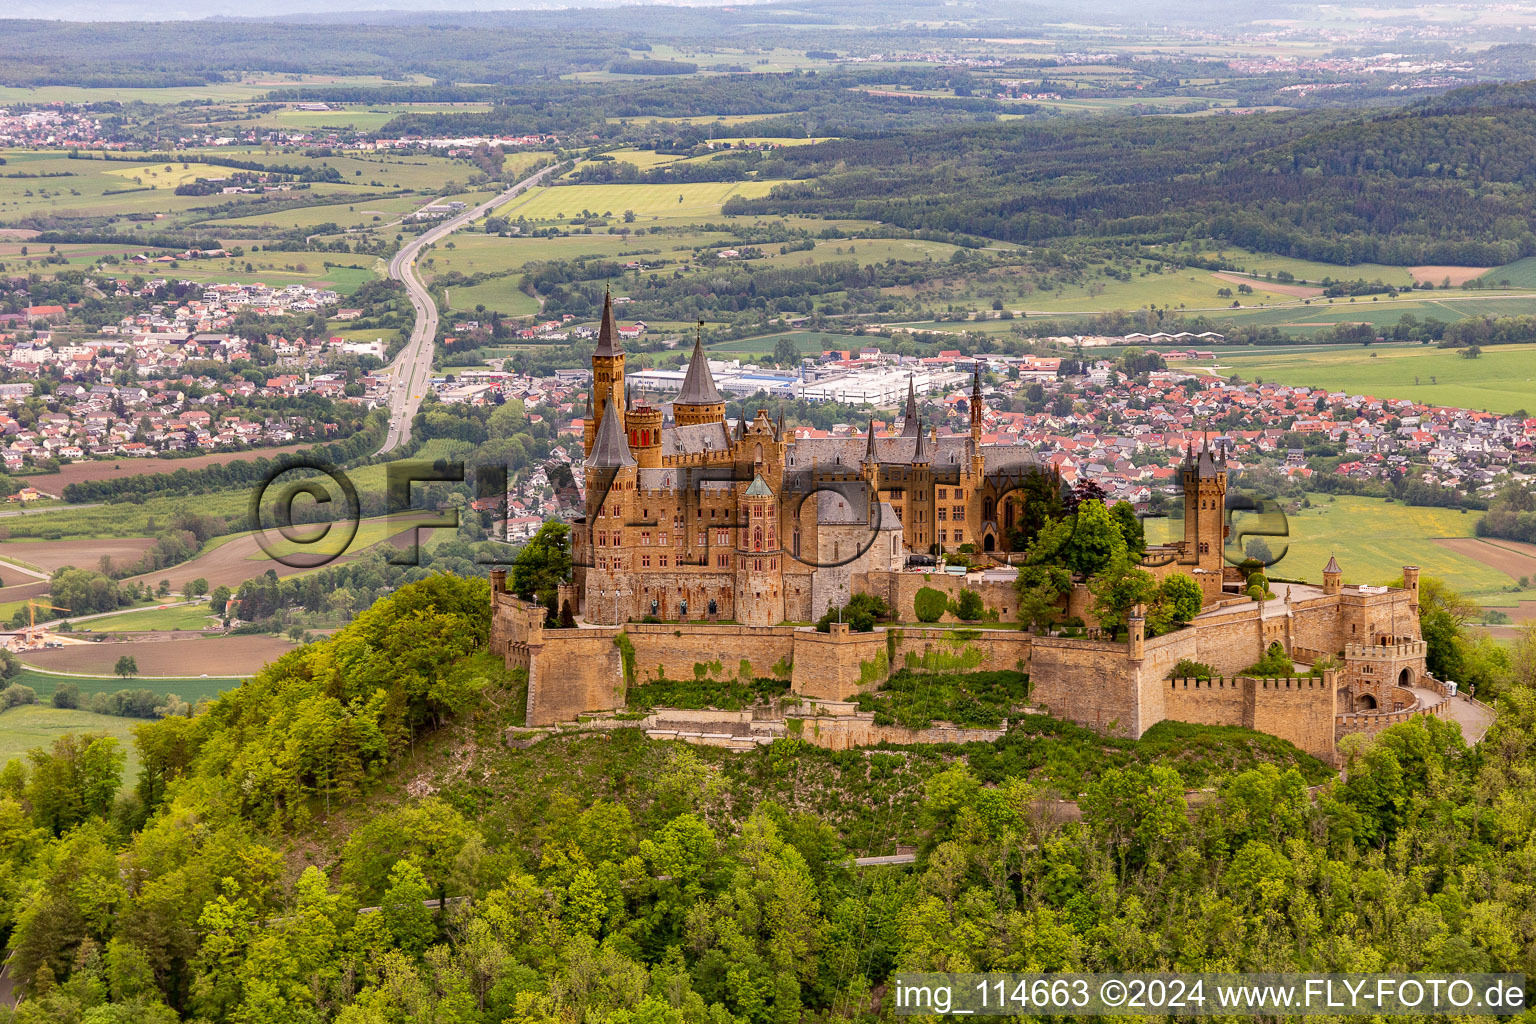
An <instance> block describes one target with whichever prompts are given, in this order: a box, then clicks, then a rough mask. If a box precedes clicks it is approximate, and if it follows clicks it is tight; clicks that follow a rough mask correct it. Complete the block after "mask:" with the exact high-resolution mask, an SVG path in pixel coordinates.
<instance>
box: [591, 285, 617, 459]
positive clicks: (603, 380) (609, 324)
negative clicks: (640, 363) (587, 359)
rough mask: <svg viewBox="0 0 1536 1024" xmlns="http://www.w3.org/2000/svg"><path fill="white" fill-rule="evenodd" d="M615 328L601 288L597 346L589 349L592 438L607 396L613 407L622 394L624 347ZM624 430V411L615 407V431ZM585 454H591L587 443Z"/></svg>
mask: <svg viewBox="0 0 1536 1024" xmlns="http://www.w3.org/2000/svg"><path fill="white" fill-rule="evenodd" d="M618 339H619V331H618V328H617V327H615V326H614V323H613V296H612V295H611V294H609V292H607V291H606V290H605V291H604V292H603V319H602V322H601V323H600V324H599V325H598V328H597V348H596V349H594V350H593V352H592V404H593V405H594V406H595V407H596V408H597V422H596V423H594V424H593V425H592V434H591V435H589V436H591V437H592V438H594V439H595V438H596V437H597V434H598V431H599V430H600V429H601V427H602V425H603V423H602V420H603V417H604V416H606V415H607V410H608V406H609V402H608V399H609V398H610V397H612V398H613V399H614V406H615V411H618V409H617V402H618V396H621V395H623V394H624V350H623V349H621V348H619V343H618ZM623 432H624V414H623V412H621V411H619V433H620V434H622V433H623ZM587 454H588V455H590V454H592V449H591V447H590V446H588V448H587Z"/></svg>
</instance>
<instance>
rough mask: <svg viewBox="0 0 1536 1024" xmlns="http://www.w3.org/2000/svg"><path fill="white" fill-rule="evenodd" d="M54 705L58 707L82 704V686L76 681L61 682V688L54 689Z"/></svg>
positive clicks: (73, 706) (75, 706)
mask: <svg viewBox="0 0 1536 1024" xmlns="http://www.w3.org/2000/svg"><path fill="white" fill-rule="evenodd" d="M53 706H54V707H56V708H78V707H79V706H80V687H79V686H78V685H77V684H75V683H60V684H59V688H58V689H56V690H54V691H53Z"/></svg>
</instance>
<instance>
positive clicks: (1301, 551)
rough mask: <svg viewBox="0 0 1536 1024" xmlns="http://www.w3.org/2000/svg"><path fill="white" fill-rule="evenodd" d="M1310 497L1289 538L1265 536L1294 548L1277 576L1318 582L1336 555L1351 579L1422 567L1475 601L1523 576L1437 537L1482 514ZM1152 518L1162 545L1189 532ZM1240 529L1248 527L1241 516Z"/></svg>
mask: <svg viewBox="0 0 1536 1024" xmlns="http://www.w3.org/2000/svg"><path fill="white" fill-rule="evenodd" d="M1308 500H1310V501H1311V503H1312V507H1311V508H1305V509H1301V510H1299V511H1297V512H1294V513H1288V514H1287V515H1288V520H1289V522H1288V526H1289V529H1290V535H1289V536H1288V537H1286V538H1279V537H1270V538H1266V539H1265V542H1266V543H1267V544H1268V545H1269V548H1270V550H1271V551H1272V552H1273V553H1275V554H1277V555H1278V554H1280V551H1281V548H1282V547H1284V548H1285V549H1286V552H1285V554H1284V556H1283V557H1282V558H1281V559H1280V561H1279V562H1278V563H1276V564H1275V566H1274V570H1273V573H1272V574H1273V575H1274V576H1277V577H1280V578H1283V579H1302V580H1310V581H1313V582H1316V581H1319V580H1321V579H1322V575H1323V566H1324V565H1326V564H1327V563H1328V559H1329V558H1330V557H1337V558H1338V560H1339V567H1340V568H1341V569H1343V570H1344V582H1345V583H1363V584H1370V585H1378V584H1382V583H1386V582H1387V581H1388V580H1391V579H1393V578H1395V577H1397V576H1400V575H1402V570H1403V566H1405V565H1417V566H1419V567H1420V568H1421V569H1422V570H1423V572H1424V575H1426V576H1437V577H1439V578H1440V579H1443V580H1445V581H1446V582H1447V583H1448V584H1450V586H1451V587H1452V588H1453V589H1455V590H1458V591H1460V592H1461V593H1463V594H1465V595H1467V596H1468V597H1471V598H1474V599H1484V598H1493V597H1496V596H1497V595H1500V594H1507V593H1508V591H1509V587H1510V586H1511V585H1512V584H1514V583H1515V582H1516V579H1517V578H1518V577H1517V576H1512V575H1510V574H1509V573H1507V572H1502V571H1500V570H1499V569H1496V568H1494V567H1493V566H1490V565H1488V564H1486V563H1484V562H1481V561H1478V560H1477V559H1475V558H1471V557H1469V556H1467V555H1465V554H1462V553H1461V552H1459V551H1457V550H1456V549H1454V548H1452V547H1447V546H1445V545H1442V544H1438V543H1436V541H1437V540H1440V539H1445V538H1459V537H1462V538H1465V537H1471V536H1472V531H1473V528H1474V527H1475V526H1476V523H1477V519H1478V514H1477V513H1475V512H1468V513H1465V514H1463V513H1461V512H1460V511H1458V510H1456V509H1445V508H1426V507H1422V506H1418V505H1405V504H1402V503H1401V502H1393V501H1388V500H1386V499H1385V498H1362V497H1355V496H1352V495H1329V494H1313V495H1310V496H1309V499H1308ZM1146 524H1147V539H1148V540H1149V541H1152V542H1154V543H1156V542H1159V541H1162V540H1167V539H1171V538H1174V537H1177V536H1182V530H1183V523H1182V521H1180V520H1176V519H1148V520H1146ZM1233 530H1234V532H1235V533H1241V531H1242V520H1241V518H1240V517H1239V518H1238V519H1237V521H1236V522H1235V523H1234V525H1233Z"/></svg>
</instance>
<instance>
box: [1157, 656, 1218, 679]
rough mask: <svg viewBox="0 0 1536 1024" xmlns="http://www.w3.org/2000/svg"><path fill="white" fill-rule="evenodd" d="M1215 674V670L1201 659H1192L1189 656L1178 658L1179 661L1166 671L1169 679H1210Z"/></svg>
mask: <svg viewBox="0 0 1536 1024" xmlns="http://www.w3.org/2000/svg"><path fill="white" fill-rule="evenodd" d="M1215 676H1216V670H1215V669H1214V668H1212V667H1211V666H1209V665H1207V664H1206V663H1205V662H1203V661H1194V660H1192V659H1190V658H1180V659H1179V663H1178V664H1177V665H1175V666H1173V668H1172V669H1171V670H1169V672H1168V678H1169V679H1212V678H1215Z"/></svg>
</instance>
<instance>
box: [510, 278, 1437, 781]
mask: <svg viewBox="0 0 1536 1024" xmlns="http://www.w3.org/2000/svg"><path fill="white" fill-rule="evenodd" d="M592 375H593V385H592V391H591V395H590V398H589V402H590V405H589V415H588V417H587V420H586V424H585V435H584V438H583V446H584V449H585V453H586V457H585V460H584V466H583V469H584V474H585V516H584V517H582V518H581V519H579V520H578V521H577V522H576V524H575V527H574V529H573V535H574V542H573V554H574V561H575V563H576V566H577V567H576V569H575V572H574V579H573V581H572V583H571V584H569V585H566V586H564V587H562V588H561V593H560V601H561V602H562V603H563V604H568V605H569V606H570V609H571V611H572V612H573V613H574V615H575V616H577V617H578V620H579V621H578V626H577V628H576V629H549V628H546V627H545V622H544V619H545V612H544V609H543V608H540V607H534V606H528V605H524V604H523V603H522V602H520V601H518V600H517V599H516V598H515V597H514V596H513V595H511V594H509V593H507V592H506V586H505V574H504V573H501V572H493V574H492V579H493V584H494V587H493V589H494V591H495V593H494V596H493V602H494V610H493V618H492V644H493V647H494V648H495V649H496V650H497V651H498V652H499V653H501V654H503V655H504V657H505V658H506V660H507V663H508V664H509V666H514V667H521V668H525V669H527V670H528V672H529V693H528V716H527V720H528V722H529V724H530V725H534V726H538V725H547V724H550V723H554V722H560V721H570V720H573V719H575V718H576V717H577V716H579V715H583V714H588V713H592V712H601V711H611V710H617V709H621V708H622V707H623V706H624V694H625V691H626V689H627V687H628V686H630V685H637V684H641V683H644V682H647V681H650V680H653V679H657V678H663V677H670V678H687V677H693V678H701V679H703V678H721V677H725V676H749V677H751V676H770V675H773V676H779V677H780V678H788V679H789V681H790V683H791V691H792V693H793V694H795V695H796V696H798V697H800V698H802V699H803V700H804V701H808V702H810V703H809V704H807V705H805V706H806V707H808V708H810V709H812V711H814V713H815V717H816V719H817V723H816V725H817V734H818V735H821V734H822V730H823V728H826V729H827V734H828V735H831V736H834V737H840V738H834V739H831V740H829V742H833V743H858V742H877V741H878V740H879V739H888V740H897V741H899V740H900V738H901V737H899V736H895V735H893V734H890V733H889V730H887V732H886V733H885V734H880V735H877V734H878V733H879V730H873V729H872V728H862V729H856V728H852V727H841V726H839V727H837V728H832V726H833V723H834V720H835V719H837V718H838V717H839V716H840V715H843V716H846V715H849V714H852V712H851V710H850V709H851V707H852V705H849V704H847V703H846V702H847V699H848V698H849V697H851V696H854V695H855V694H856V693H858V692H859V691H861V690H865V689H870V688H873V687H875V686H878V685H879V683H880V682H882V681H883V680H884V679H885V678H886V677H887V676H888V675H889V674H890V673H892V672H894V671H896V670H898V669H901V668H903V667H907V668H917V669H922V668H925V667H926V668H933V667H938V668H944V667H949V668H957V667H958V668H964V669H973V670H975V669H995V668H1007V669H1018V670H1021V671H1027V672H1028V673H1029V674H1030V678H1031V687H1032V699H1033V700H1034V701H1035V702H1036V703H1037V704H1038V705H1039V706H1040V707H1041V708H1043V709H1047V710H1049V712H1050V713H1052V714H1055V715H1058V716H1060V717H1064V718H1069V719H1071V720H1074V721H1077V722H1079V723H1082V724H1085V725H1090V726H1093V727H1096V728H1099V729H1102V730H1104V731H1106V732H1113V733H1117V734H1123V735H1130V736H1140V735H1141V734H1142V733H1143V732H1145V731H1146V729H1148V728H1150V727H1151V726H1152V725H1154V724H1155V723H1157V722H1158V721H1162V720H1164V719H1177V720H1181V721H1188V722H1196V723H1207V724H1232V725H1246V726H1249V727H1251V728H1256V729H1261V730H1263V731H1266V732H1271V733H1274V734H1276V735H1279V736H1282V737H1284V738H1286V739H1289V740H1291V741H1293V742H1295V743H1296V744H1297V745H1298V746H1300V747H1302V749H1304V750H1307V751H1308V752H1311V753H1313V754H1316V755H1318V756H1320V757H1323V758H1325V759H1329V760H1332V759H1333V757H1334V751H1335V743H1336V740H1337V738H1338V737H1339V736H1341V735H1344V734H1346V733H1348V732H1359V731H1365V732H1370V731H1375V730H1376V729H1379V728H1381V727H1384V725H1385V724H1390V722H1391V721H1396V720H1399V719H1400V718H1401V717H1404V716H1411V715H1413V714H1445V713H1446V709H1445V707H1444V706H1443V705H1445V704H1446V703H1447V702H1446V698H1448V697H1449V696H1450V695H1451V694H1452V693H1453V689H1452V688H1451V687H1447V686H1446V684H1444V683H1442V682H1440V681H1438V680H1434V679H1432V678H1431V677H1430V676H1429V674H1428V673H1427V671H1426V667H1425V644H1424V641H1423V639H1422V637H1421V636H1420V635H1419V625H1418V570H1417V569H1416V568H1415V567H1412V566H1408V567H1405V568H1404V571H1403V575H1404V584H1405V585H1404V587H1402V588H1400V589H1389V588H1385V587H1366V586H1345V585H1344V584H1343V582H1342V571H1341V569H1340V567H1339V565H1338V564H1337V562H1336V561H1333V560H1330V562H1329V564H1328V565H1327V567H1326V568H1325V569H1324V570H1323V574H1322V575H1323V582H1322V584H1321V586H1314V585H1310V584H1303V583H1281V582H1275V583H1273V584H1272V588H1273V591H1274V597H1273V598H1270V597H1268V596H1265V597H1263V598H1262V599H1260V600H1254V599H1253V598H1251V597H1250V596H1249V595H1248V594H1246V593H1244V592H1243V590H1244V576H1243V574H1242V573H1241V572H1239V571H1238V570H1237V569H1236V567H1234V566H1232V565H1229V564H1227V563H1228V560H1227V558H1226V554H1225V549H1226V540H1227V526H1226V519H1227V516H1226V504H1227V501H1226V498H1227V494H1226V492H1227V470H1226V464H1225V459H1224V457H1223V455H1222V454H1221V453H1220V452H1219V451H1217V452H1213V451H1212V450H1211V449H1210V447H1209V446H1208V445H1203V446H1202V447H1201V450H1200V451H1198V452H1197V451H1196V450H1195V449H1194V447H1193V446H1191V447H1190V448H1189V449H1188V451H1187V452H1186V455H1185V459H1184V462H1183V465H1182V467H1181V473H1180V479H1181V482H1182V484H1183V489H1184V511H1185V515H1184V520H1183V527H1184V529H1183V538H1182V539H1181V540H1179V541H1176V542H1174V543H1172V544H1167V545H1161V546H1153V547H1150V548H1148V550H1147V552H1146V554H1145V557H1144V559H1143V562H1142V565H1143V567H1144V568H1146V569H1147V570H1148V571H1150V572H1152V573H1153V574H1154V575H1156V576H1164V575H1167V574H1170V573H1185V574H1188V575H1189V576H1190V577H1191V578H1193V579H1194V580H1195V581H1196V582H1197V583H1198V584H1199V586H1200V589H1201V593H1202V595H1203V608H1202V611H1201V612H1200V614H1199V615H1198V616H1196V617H1195V618H1194V620H1193V621H1191V622H1190V623H1189V624H1188V625H1187V626H1185V627H1183V628H1181V629H1177V630H1174V631H1173V632H1170V633H1167V634H1165V635H1162V636H1157V637H1149V636H1147V635H1146V629H1145V619H1144V616H1143V614H1142V613H1141V611H1140V609H1137V610H1136V612H1134V613H1133V614H1132V616H1131V618H1130V621H1129V624H1128V626H1129V628H1128V635H1127V637H1126V639H1125V640H1124V641H1116V640H1114V639H1109V638H1104V637H1099V636H1095V635H1093V633H1092V632H1090V635H1089V636H1088V637H1086V638H1085V637H1081V636H1063V635H1058V634H1056V633H1055V632H1054V631H1052V632H1051V633H1048V634H1046V635H1035V634H1032V633H1028V632H1023V631H1021V630H1019V629H1017V628H969V627H968V628H964V629H957V628H955V627H954V626H953V625H950V626H944V625H942V624H941V625H936V626H901V627H896V626H892V627H889V628H881V629H876V630H875V631H873V632H870V633H854V632H851V631H850V630H849V628H848V627H847V626H846V625H844V624H841V623H834V624H833V626H832V627H831V629H830V630H829V632H827V633H819V632H817V631H816V630H814V629H811V628H809V627H808V626H807V625H805V624H806V623H808V622H810V621H811V620H813V619H815V618H817V617H818V616H820V615H822V613H823V612H824V611H825V610H826V609H827V608H829V607H832V606H840V605H843V604H845V603H846V602H847V601H848V600H849V598H850V597H851V596H852V595H854V594H859V593H868V594H874V595H878V596H880V597H882V598H883V599H885V600H886V602H887V603H888V605H889V606H890V607H891V608H892V609H893V610H894V611H895V613H896V616H897V618H898V620H901V619H906V620H910V619H911V617H912V616H911V615H910V614H907V613H909V612H910V611H911V609H912V608H913V601H914V597H915V594H916V592H917V590H918V589H919V588H921V587H925V586H926V587H931V588H935V589H939V590H943V591H945V592H946V593H948V594H950V595H951V596H954V595H957V594H958V593H959V592H960V591H961V590H962V589H965V588H969V589H973V590H976V591H977V592H978V593H979V595H980V596H981V598H982V600H983V603H984V604H985V606H986V607H987V608H988V609H990V610H993V611H995V612H996V613H997V618H998V619H999V621H1001V622H1007V621H1008V620H1009V619H1011V618H1013V617H1015V616H1016V613H1017V597H1016V595H1015V591H1014V587H1013V583H1012V578H1011V577H1012V572H1011V570H1006V568H1005V569H1004V570H1003V571H995V572H992V573H987V572H980V573H977V572H972V573H970V574H967V575H966V576H956V575H954V574H950V573H946V572H943V571H941V570H940V571H936V570H935V569H933V568H929V567H925V566H919V567H916V568H914V567H912V566H910V565H909V560H910V561H917V560H911V559H909V556H911V555H913V554H926V553H935V554H937V553H942V552H954V551H956V550H957V549H958V548H960V547H961V546H962V545H970V546H971V547H969V548H967V550H972V551H975V552H978V553H982V555H983V556H984V557H985V556H986V555H987V554H990V555H991V556H992V557H993V558H994V559H996V558H1000V557H1001V556H1002V555H1004V554H1005V553H1006V552H1008V551H1009V549H1010V543H1009V541H1010V535H1011V534H1012V533H1013V531H1014V527H1015V517H1016V516H1017V515H1019V514H1020V510H1021V509H1022V507H1023V506H1022V504H1016V503H1015V501H1014V500H1013V497H1012V496H1013V494H1014V492H1016V491H1018V490H1019V489H1020V488H1021V487H1022V486H1023V485H1024V483H1025V481H1026V479H1027V478H1028V477H1030V476H1031V475H1038V474H1039V473H1041V472H1043V470H1042V468H1041V466H1040V464H1039V462H1038V461H1037V459H1036V458H1035V457H1034V455H1033V454H1032V453H1030V452H1028V451H1026V450H1024V449H1023V448H1022V447H1018V446H1011V445H982V444H981V421H982V414H983V402H982V396H981V385H980V378H979V376H978V377H977V378H976V379H975V381H974V383H973V385H972V391H971V397H970V405H969V413H970V431H969V435H968V436H959V437H943V438H941V437H938V436H937V434H936V433H935V432H933V431H931V430H930V431H925V430H924V428H923V425H922V423H921V422H920V420H919V418H918V414H917V406H916V400H915V396H914V395H913V394H912V393H911V391H910V389H909V394H908V398H907V405H906V411H905V416H904V418H903V421H902V429H901V433H900V435H899V436H893V437H878V436H877V435H876V433H875V430H874V424H873V421H871V424H870V430H869V433H868V434H867V435H866V436H865V437H863V438H857V437H850V438H831V439H801V440H796V439H795V438H794V437H793V436H790V435H788V434H786V432H785V430H784V425H783V421H782V417H781V418H780V419H778V420H777V421H776V420H774V419H773V418H772V417H770V416H769V414H768V412H767V411H766V410H763V409H759V410H757V413H756V415H755V417H753V418H752V419H751V420H750V421H749V420H747V419H746V418H745V417H744V418H743V419H742V420H741V421H740V422H739V423H738V424H737V427H736V429H734V430H732V429H731V428H730V427H729V426H728V425H727V423H726V421H725V400H724V398H723V397H722V396H721V395H720V393H719V391H718V390H717V388H716V386H715V383H714V380H713V378H712V376H711V374H710V370H709V364H708V362H707V360H706V359H705V355H704V350H703V346H702V343H701V341H700V340H698V339H695V343H694V349H693V355H692V360H691V362H690V363H689V366H688V370H687V373H686V375H685V378H684V381H683V385H682V388H681V390H680V391H679V393H678V394H677V395H676V397H675V398H674V399H673V401H672V421H673V422H672V424H671V425H667V424H666V423H665V417H664V411H663V409H662V408H661V407H660V406H657V405H652V404H649V403H648V402H644V401H638V402H637V401H635V400H634V399H632V398H631V396H630V395H629V393H628V389H627V388H626V387H625V381H624V352H623V350H622V348H621V347H620V346H619V344H618V334H617V331H616V330H615V327H614V322H613V311H612V305H611V302H609V301H607V300H605V302H604V307H603V317H602V322H601V326H600V329H599V335H598V343H597V347H596V350H595V351H594V353H593V356H592ZM1064 611H1065V612H1066V613H1067V614H1069V615H1075V616H1078V617H1081V618H1084V619H1089V620H1091V618H1092V613H1091V611H1090V610H1089V598H1088V594H1087V591H1086V588H1085V587H1084V586H1083V585H1082V584H1081V583H1079V584H1076V585H1075V586H1074V588H1073V591H1072V593H1071V594H1070V595H1069V597H1068V599H1067V602H1066V608H1065V609H1064ZM1277 648H1278V649H1279V650H1281V651H1284V652H1285V653H1286V654H1288V655H1290V656H1291V657H1292V658H1294V659H1295V660H1296V661H1298V662H1300V663H1302V664H1304V665H1306V666H1321V667H1323V670H1322V671H1320V672H1319V673H1317V674H1312V675H1306V676H1297V677H1295V678H1287V679H1256V678H1248V677H1245V676H1243V675H1242V674H1241V673H1242V672H1243V671H1244V669H1245V668H1247V667H1248V666H1250V665H1253V664H1254V663H1256V662H1258V661H1259V660H1260V659H1261V658H1262V657H1263V656H1264V654H1265V653H1266V652H1267V651H1271V650H1275V649H1277ZM1181 661H1191V662H1199V663H1203V664H1205V665H1208V666H1210V667H1211V668H1212V669H1214V670H1215V671H1214V675H1215V676H1216V678H1213V679H1204V678H1202V679H1170V674H1171V672H1172V671H1173V669H1174V668H1175V666H1177V665H1178V663H1179V662H1181ZM1437 708H1438V710H1437ZM866 724H867V723H866ZM781 725H782V723H781ZM754 728H755V726H754ZM770 734H771V732H770Z"/></svg>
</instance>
